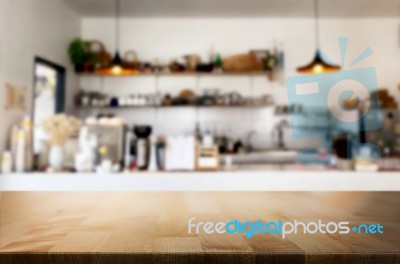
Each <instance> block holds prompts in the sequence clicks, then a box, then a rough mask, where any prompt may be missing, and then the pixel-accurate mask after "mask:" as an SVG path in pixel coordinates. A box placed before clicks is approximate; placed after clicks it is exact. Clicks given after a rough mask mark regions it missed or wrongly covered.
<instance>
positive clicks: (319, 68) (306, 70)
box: [297, 0, 340, 74]
mask: <svg viewBox="0 0 400 264" xmlns="http://www.w3.org/2000/svg"><path fill="white" fill-rule="evenodd" d="M314 8H315V42H316V47H317V51H316V53H315V57H314V60H313V61H312V62H310V63H309V64H307V65H305V66H302V67H299V68H297V72H299V73H303V74H320V73H329V72H335V71H339V70H340V66H338V65H332V64H329V63H327V62H326V61H324V59H323V58H322V54H321V51H320V47H319V41H320V40H319V6H318V0H314Z"/></svg>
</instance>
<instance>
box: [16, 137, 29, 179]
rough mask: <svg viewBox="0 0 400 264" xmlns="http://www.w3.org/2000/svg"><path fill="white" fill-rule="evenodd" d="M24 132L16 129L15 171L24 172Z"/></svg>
mask: <svg viewBox="0 0 400 264" xmlns="http://www.w3.org/2000/svg"><path fill="white" fill-rule="evenodd" d="M26 138H27V137H26V132H25V130H23V129H19V130H18V135H17V142H16V154H15V156H16V157H15V171H16V172H26Z"/></svg>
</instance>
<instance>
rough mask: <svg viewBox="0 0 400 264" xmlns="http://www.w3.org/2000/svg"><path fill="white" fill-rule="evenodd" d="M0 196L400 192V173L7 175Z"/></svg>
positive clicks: (0, 181)
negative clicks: (36, 193) (20, 193)
mask: <svg viewBox="0 0 400 264" xmlns="http://www.w3.org/2000/svg"><path fill="white" fill-rule="evenodd" d="M0 191H400V173H399V172H343V171H342V172H340V171H327V170H323V169H320V170H312V171H310V170H305V169H304V168H303V170H300V169H299V170H272V169H271V170H268V169H265V168H264V169H263V170H254V169H249V170H233V171H218V172H136V173H117V174H113V173H109V174H94V173H86V174H80V173H27V174H3V175H0Z"/></svg>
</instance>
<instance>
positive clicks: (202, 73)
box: [78, 71, 272, 78]
mask: <svg viewBox="0 0 400 264" xmlns="http://www.w3.org/2000/svg"><path fill="white" fill-rule="evenodd" d="M78 75H79V76H89V77H116V78H118V77H142V76H153V77H161V76H193V77H201V76H216V77H223V76H250V77H252V76H266V77H268V78H271V77H272V73H271V72H266V71H256V72H221V73H215V72H168V73H154V72H150V73H147V72H140V73H132V74H122V75H113V74H104V73H95V72H94V73H90V72H88V73H78Z"/></svg>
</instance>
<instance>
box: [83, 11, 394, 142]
mask: <svg viewBox="0 0 400 264" xmlns="http://www.w3.org/2000/svg"><path fill="white" fill-rule="evenodd" d="M320 28H321V46H322V49H323V51H324V52H325V53H326V54H328V55H329V56H330V57H331V59H332V60H334V61H335V62H337V63H338V64H340V62H341V60H340V52H339V48H338V42H337V38H338V37H340V36H348V37H349V47H348V59H347V60H346V63H347V64H349V63H350V62H351V61H352V60H354V59H355V58H356V57H357V56H358V55H359V53H361V52H362V51H363V50H364V49H365V48H366V47H367V46H370V47H371V48H372V49H373V51H374V55H373V57H370V58H368V59H367V60H365V61H364V62H362V63H360V64H359V65H357V66H355V67H356V68H357V67H363V66H373V67H375V68H376V70H377V73H378V82H379V86H380V87H387V88H389V89H391V91H392V94H395V95H396V96H397V98H398V100H399V101H400V95H399V91H398V90H397V86H398V85H399V83H400V80H399V79H400V44H399V21H398V19H394V18H393V19H383V18H368V19H324V20H322V21H321V26H320ZM114 30H115V21H114V20H113V19H83V21H82V36H83V37H84V38H86V39H97V40H100V41H102V42H104V43H105V44H106V46H107V48H108V49H109V50H110V51H112V52H113V51H114V49H115V46H114V43H115V40H114V36H115V31H114ZM121 31H122V33H121V35H122V36H121V42H122V43H121V51H122V52H124V51H126V50H130V49H133V50H135V51H136V52H137V53H138V55H139V57H140V59H142V60H149V61H153V60H154V59H155V58H159V59H160V60H161V61H163V62H169V60H170V59H171V58H178V57H180V56H181V55H183V54H187V53H198V54H200V55H202V57H203V59H207V58H208V54H209V52H210V48H211V46H212V45H214V48H215V51H217V52H220V53H221V54H222V55H223V56H225V55H232V54H235V53H242V52H247V51H248V50H249V49H262V48H265V47H267V48H268V47H271V45H272V43H273V41H274V40H278V41H279V42H283V43H284V48H285V53H286V54H285V55H286V71H285V74H286V77H289V76H293V75H295V74H296V73H295V68H296V67H297V66H301V65H304V64H306V63H308V62H309V61H310V60H311V59H312V57H313V55H314V51H315V44H314V43H315V37H314V21H313V20H312V19H306V18H303V19H286V18H285V19H278V18H274V19H264V18H255V19H162V18H159V19H124V20H123V21H122V23H121ZM195 83H196V79H195V78H192V77H181V78H175V77H174V78H172V77H165V78H161V79H160V83H159V88H160V90H162V91H172V92H173V93H177V92H178V91H180V90H181V89H183V88H194V87H195ZM249 84H250V79H249V78H248V77H218V78H217V77H209V78H202V79H201V80H200V84H199V86H200V88H209V87H219V88H221V90H222V91H232V90H238V91H241V92H242V93H243V94H252V95H257V94H262V93H270V94H273V95H274V97H275V100H276V101H277V102H278V103H287V96H286V92H285V87H284V85H283V83H280V82H272V83H271V82H268V81H267V80H266V79H265V78H263V77H257V78H255V79H254V80H253V88H252V89H250V85H249ZM80 85H81V87H82V88H85V89H88V90H99V89H101V90H102V91H105V92H108V93H110V94H115V95H128V94H132V93H151V92H154V87H155V80H154V79H153V78H151V77H141V78H121V79H115V78H104V79H103V80H101V79H99V78H92V77H85V78H82V79H81V82H80ZM123 111H124V112H123ZM123 111H119V113H122V115H124V116H125V117H127V118H128V120H129V121H130V122H132V123H150V124H153V125H156V131H157V132H159V133H169V134H170V133H189V132H192V131H193V129H194V120H196V118H197V119H198V120H199V121H202V122H209V121H211V122H215V123H216V124H217V125H216V126H217V127H219V128H220V130H222V131H223V132H226V133H229V134H233V135H236V136H240V137H242V138H244V136H245V134H246V133H247V132H248V131H250V130H256V131H257V132H258V137H257V140H258V141H260V142H262V144H263V145H264V146H271V145H272V143H271V141H272V140H271V129H272V128H273V127H274V124H275V122H276V121H277V119H278V118H276V117H274V116H273V114H272V109H263V110H252V109H245V110H243V109H225V110H224V109H214V110H212V109H204V110H199V112H196V110H191V109H184V110H182V109H167V110H135V111H133V110H123ZM289 138H290V136H289ZM292 144H293V145H292V146H295V143H292ZM296 144H299V143H298V142H297V143H296Z"/></svg>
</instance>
